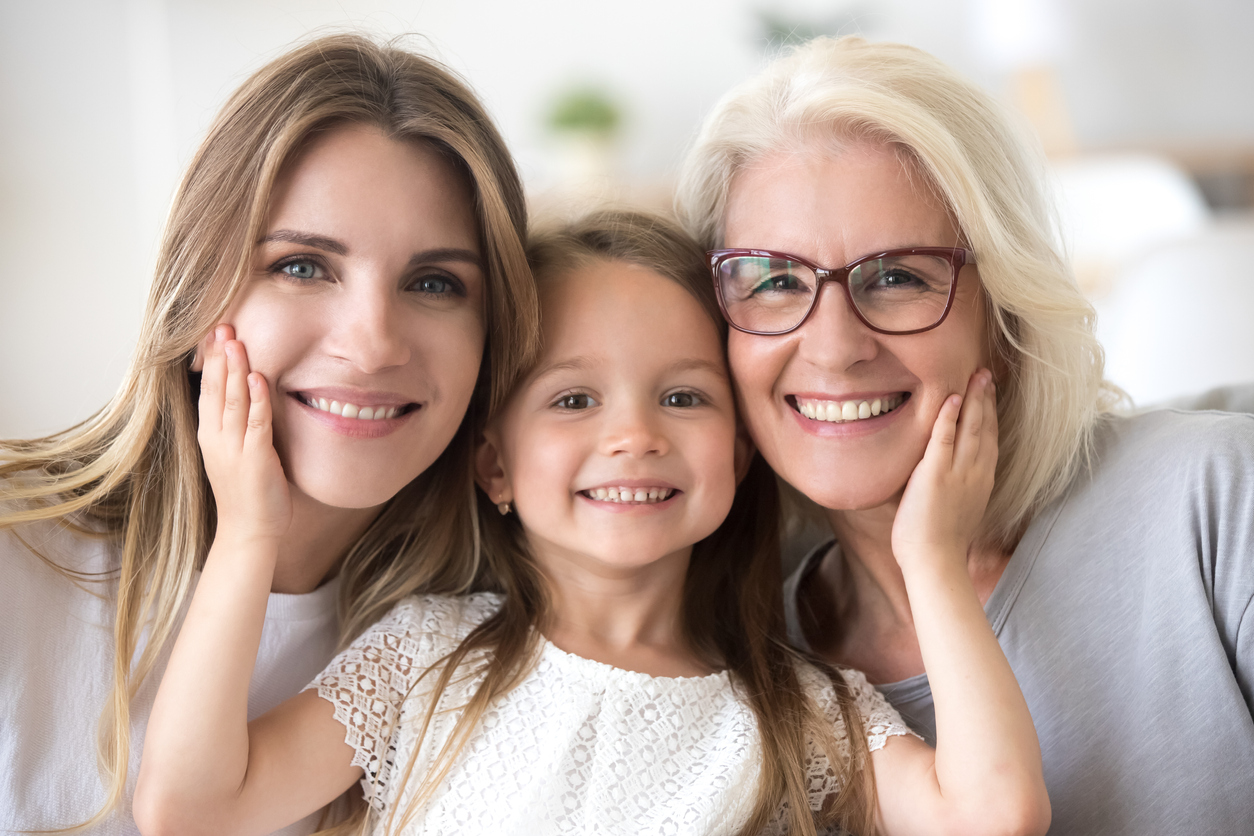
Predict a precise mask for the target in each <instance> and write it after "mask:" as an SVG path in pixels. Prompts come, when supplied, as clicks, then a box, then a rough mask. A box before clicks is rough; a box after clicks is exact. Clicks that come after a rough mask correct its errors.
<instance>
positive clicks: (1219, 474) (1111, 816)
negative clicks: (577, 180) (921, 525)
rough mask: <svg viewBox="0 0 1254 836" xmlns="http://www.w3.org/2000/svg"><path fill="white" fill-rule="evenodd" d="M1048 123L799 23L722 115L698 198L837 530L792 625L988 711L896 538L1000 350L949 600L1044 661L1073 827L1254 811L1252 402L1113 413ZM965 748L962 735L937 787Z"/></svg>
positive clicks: (801, 639)
mask: <svg viewBox="0 0 1254 836" xmlns="http://www.w3.org/2000/svg"><path fill="white" fill-rule="evenodd" d="M1029 149H1030V146H1029V145H1028V144H1026V143H1025V142H1024V141H1023V140H1022V139H1021V137H1020V136H1019V135H1018V133H1017V132H1016V130H1015V129H1014V128H1013V127H1012V123H1011V121H1010V120H1009V119H1008V118H1007V116H1006V115H1005V114H1004V113H1003V112H1002V111H1001V109H1000V108H999V107H998V106H997V105H996V103H995V102H993V100H992V99H991V98H990V97H989V96H988V95H986V94H984V93H983V92H981V91H980V90H978V89H977V88H976V87H974V86H973V85H972V84H970V83H969V82H967V81H965V80H963V79H961V78H960V77H958V76H957V75H956V74H955V73H954V72H953V71H952V70H950V69H949V68H948V67H946V66H944V65H943V64H942V63H941V62H939V61H937V60H936V59H935V58H933V57H931V56H929V55H927V54H926V53H923V52H921V51H919V50H917V49H913V48H910V47H906V46H900V45H894V44H873V43H868V42H866V41H864V40H861V39H859V38H846V39H839V40H832V39H818V40H815V41H813V42H811V43H809V44H807V45H805V46H803V47H800V48H799V49H797V50H796V51H794V52H793V53H791V54H789V55H786V56H784V57H782V58H781V59H779V60H778V61H777V62H775V63H774V64H773V65H772V66H770V67H768V68H767V69H766V70H765V71H763V72H762V73H761V74H760V75H759V76H757V77H756V78H753V79H751V80H749V81H748V82H746V83H745V84H744V85H742V86H741V87H738V88H737V89H735V90H733V91H731V92H730V93H729V94H728V95H727V96H726V97H725V98H724V99H723V101H722V102H721V103H720V104H719V105H718V106H717V107H716V108H715V110H714V112H713V113H712V114H711V115H710V116H709V117H708V118H707V120H706V122H705V125H704V127H703V129H702V131H701V134H700V136H699V138H698V140H697V143H696V145H695V148H694V149H693V150H692V152H691V154H690V156H689V158H688V160H687V163H686V165H685V169H684V173H683V177H682V183H681V188H680V196H679V203H680V208H681V211H682V212H683V213H684V215H685V217H686V219H687V223H688V225H689V228H690V230H691V231H692V232H694V233H695V234H696V235H697V236H698V238H699V239H700V240H702V242H703V243H704V244H705V246H706V247H707V248H708V249H709V250H710V252H709V259H710V267H711V271H712V277H713V279H714V281H715V283H716V286H717V289H718V292H719V295H720V304H721V305H722V308H723V313H724V316H725V318H726V319H727V321H728V323H729V324H730V325H731V326H732V331H731V335H730V340H729V346H728V352H729V357H730V363H731V369H732V374H733V377H734V379H735V383H736V388H737V394H738V402H739V404H740V405H741V407H742V410H743V416H744V420H745V422H746V424H747V425H748V428H749V431H750V434H751V435H752V437H753V440H754V442H755V443H756V445H757V447H758V449H759V450H760V451H761V453H762V455H763V456H764V457H765V459H766V461H767V462H768V463H769V464H770V465H771V466H772V468H774V470H775V472H776V473H777V474H778V476H779V477H780V478H781V479H782V480H783V481H784V482H785V483H787V484H788V485H790V486H791V488H792V489H794V492H795V494H796V495H797V497H798V499H799V500H800V501H801V502H802V504H803V505H808V506H810V507H812V508H815V509H816V510H818V511H819V512H820V513H821V516H822V517H823V518H824V519H825V521H826V522H827V523H828V524H829V525H830V528H831V539H829V540H828V542H826V543H824V544H823V545H821V546H819V547H818V548H816V549H815V550H814V551H812V552H811V553H810V554H809V555H808V556H806V557H805V559H804V560H803V561H802V563H801V565H800V567H799V568H798V569H797V570H796V572H795V573H794V574H793V575H792V576H791V577H790V578H789V579H788V580H787V581H786V583H785V601H786V608H787V610H788V613H789V616H790V622H791V623H790V633H791V638H792V640H793V641H794V643H795V644H796V645H798V646H799V647H801V648H803V649H808V650H811V651H813V652H815V653H817V654H819V655H820V656H822V657H823V658H824V659H826V660H827V661H829V662H831V663H834V664H838V665H847V666H849V667H852V668H856V669H859V670H862V671H865V672H866V673H867V675H868V677H869V678H870V680H871V682H873V683H876V684H878V686H879V687H880V688H881V689H882V691H883V692H884V694H885V695H886V696H887V697H888V699H889V700H890V701H891V702H892V703H893V705H894V706H895V707H896V708H897V709H898V710H899V711H900V712H901V714H902V715H903V717H904V718H905V719H906V720H907V721H908V722H910V723H911V724H912V726H913V727H914V728H915V729H916V730H917V731H919V732H920V733H921V734H923V736H924V737H925V738H927V739H928V740H929V741H932V742H936V741H943V740H947V739H953V738H955V737H961V736H969V735H977V734H979V730H980V729H979V726H980V724H979V718H978V717H972V716H970V715H969V712H964V710H963V709H964V706H962V705H960V704H955V703H954V702H953V701H952V700H948V701H947V700H945V699H943V698H942V697H943V695H944V694H948V693H952V691H950V690H949V689H950V687H951V684H952V683H951V682H950V681H946V682H945V683H942V682H941V675H942V672H944V671H946V670H948V667H947V666H946V665H944V660H945V659H946V657H947V654H950V653H952V651H953V648H950V647H946V646H945V645H944V644H943V643H939V642H937V641H936V640H935V636H933V635H930V634H928V633H927V632H926V631H916V630H915V621H916V619H915V613H914V612H913V610H912V607H915V606H917V604H918V597H919V596H917V595H916V593H917V592H918V591H920V590H922V589H924V588H925V587H926V583H927V582H928V580H929V578H928V577H926V576H924V574H921V570H920V569H919V567H918V566H917V565H916V564H907V563H906V562H902V563H900V564H899V562H898V560H897V558H896V557H895V554H898V553H899V551H900V549H899V547H900V546H901V545H902V543H901V542H900V538H901V536H902V534H903V532H902V531H900V530H899V529H900V528H901V526H900V525H899V523H900V519H901V517H900V516H899V515H898V513H897V512H898V508H899V503H900V500H901V497H902V493H903V489H904V488H905V487H906V485H907V483H908V482H909V481H910V480H911V477H912V473H914V471H915V468H916V466H917V465H918V464H919V462H920V460H921V458H922V456H923V451H924V449H925V448H926V445H927V441H928V437H929V432H930V430H931V428H932V426H933V423H934V421H935V420H936V416H937V414H938V410H939V409H940V406H941V404H943V403H944V402H945V400H946V398H948V397H949V396H950V395H951V394H953V393H956V392H958V393H960V392H963V391H964V390H965V389H966V387H967V384H968V380H970V379H971V378H972V376H973V375H974V374H976V372H977V370H978V369H980V368H989V369H991V370H992V372H993V375H994V379H995V382H996V388H997V396H998V407H997V413H998V417H997V421H998V427H999V432H998V448H999V451H1000V457H999V460H998V464H997V471H996V478H995V484H994V487H993V492H992V497H991V499H990V502H989V505H988V509H987V511H986V513H985V515H984V518H983V521H982V523H981V525H980V534H979V536H978V537H977V539H976V541H975V543H974V544H973V546H972V548H971V549H970V551H969V553H968V556H967V561H966V566H965V570H964V571H958V572H955V573H954V574H953V576H952V577H951V578H949V582H950V583H952V584H954V585H955V588H961V589H964V590H965V591H966V599H967V601H968V603H969V604H970V606H967V607H965V608H963V609H962V610H961V611H958V610H955V612H954V613H953V616H952V617H953V618H963V619H970V618H975V619H978V620H980V621H981V622H982V621H984V620H985V619H986V620H987V623H988V625H990V626H991V628H992V630H991V635H990V639H991V637H992V635H995V636H996V638H997V640H998V641H999V642H1000V644H1001V647H1002V649H1003V650H1004V651H1005V653H1006V656H1007V658H1008V659H1009V661H1010V663H1011V666H1012V668H1013V670H1014V673H1015V675H1016V677H1017V679H1018V681H1019V684H1020V685H1021V686H1022V689H1023V693H1024V696H1025V697H1026V699H1027V704H1028V707H1029V709H1030V711H1031V713H1032V716H1033V718H1034V721H1035V725H1036V729H1037V733H1038V735H1039V739H1040V743H1041V750H1042V757H1043V762H1044V774H1045V781H1046V785H1047V787H1048V789H1049V793H1050V799H1051V802H1052V810H1053V824H1052V827H1051V830H1050V832H1051V833H1063V834H1072V833H1074V834H1090V833H1103V834H1128V835H1129V836H1131V834H1148V833H1164V834H1166V833H1180V832H1204V833H1225V834H1235V833H1247V832H1249V827H1250V822H1252V821H1254V716H1252V715H1254V605H1252V603H1251V601H1252V599H1254V416H1249V415H1225V414H1219V413H1200V414H1186V413H1180V412H1175V411H1160V412H1154V413H1149V414H1144V415H1140V416H1138V417H1134V418H1120V417H1114V416H1112V415H1111V414H1109V408H1110V407H1111V406H1112V405H1113V403H1114V401H1115V392H1114V391H1113V390H1112V389H1111V387H1109V386H1108V385H1106V384H1105V383H1104V382H1103V378H1102V351H1101V348H1100V346H1099V345H1098V343H1097V341H1096V340H1095V338H1094V336H1093V327H1092V326H1093V310H1092V308H1091V307H1090V306H1089V305H1088V304H1087V303H1086V302H1085V300H1084V299H1083V297H1082V296H1081V295H1080V292H1079V291H1078V289H1077V287H1076V284H1075V282H1074V280H1073V279H1072V276H1071V274H1070V272H1069V271H1068V268H1067V266H1066V263H1065V261H1064V259H1063V257H1062V255H1061V254H1060V253H1059V252H1058V251H1057V249H1056V248H1055V245H1054V243H1053V242H1054V236H1053V234H1052V229H1053V225H1052V216H1051V214H1050V211H1049V208H1048V206H1047V203H1046V201H1045V198H1044V195H1043V194H1042V187H1041V184H1042V183H1043V182H1044V177H1043V166H1041V165H1040V163H1039V160H1038V154H1037V153H1035V152H1034V151H1031V150H1029ZM1179 289H1180V292H1181V293H1204V292H1206V289H1207V285H1206V279H1205V276H1181V277H1180V288H1179ZM1163 338H1164V339H1170V335H1163ZM1180 350H1181V351H1188V347H1187V346H1180ZM1196 359H1197V362H1199V363H1204V362H1206V358H1204V357H1198V358H1196ZM973 614H974V615H973ZM985 629H987V628H985ZM929 674H931V675H932V678H931V679H929ZM946 675H947V674H946ZM933 689H935V693H936V699H935V700H933V696H932V694H933ZM943 748H944V747H941V750H942V751H943ZM957 766H958V765H957V764H954V763H946V762H944V761H943V759H942V757H941V756H940V755H939V754H938V757H937V762H936V773H937V780H939V781H940V782H941V784H942V786H943V785H944V783H945V781H946V780H947V777H948V776H949V775H950V774H951V771H952V770H953V769H954V768H956V767H957ZM986 766H987V767H988V770H989V776H990V778H989V779H990V780H995V778H996V772H997V764H996V763H993V762H990V763H988V764H986ZM896 791H899V788H897V787H894V786H891V785H881V786H880V787H879V792H880V799H881V810H882V811H883V810H887V809H891V808H894V807H896V806H897V805H895V804H894V803H893V801H894V799H893V793H894V792H896ZM906 809H909V807H908V806H907V808H906ZM916 813H917V814H918V815H919V816H925V815H926V811H925V810H920V809H916ZM886 818H887V817H886ZM930 827H931V828H932V830H931V832H938V833H939V832H949V831H947V829H946V827H945V822H944V821H941V820H939V819H937V820H933V821H932V822H931V824H930Z"/></svg>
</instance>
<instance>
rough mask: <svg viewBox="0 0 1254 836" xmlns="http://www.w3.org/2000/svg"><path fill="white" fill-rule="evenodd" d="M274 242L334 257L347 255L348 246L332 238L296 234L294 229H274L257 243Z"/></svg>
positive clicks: (306, 233)
mask: <svg viewBox="0 0 1254 836" xmlns="http://www.w3.org/2000/svg"><path fill="white" fill-rule="evenodd" d="M274 241H281V242H283V243H286V244H300V245H302V246H305V247H313V248H314V249H318V250H326V251H327V252H329V253H335V254H336V255H348V246H347V245H345V244H343V243H341V242H339V241H336V240H335V239H334V238H328V237H326V236H325V235H314V234H312V233H309V232H297V231H296V230H294V229H276V230H275V231H274V232H271V233H270V234H269V235H267V236H265V237H264V238H262V239H261V240H260V241H258V242H257V243H259V244H269V243H271V242H274Z"/></svg>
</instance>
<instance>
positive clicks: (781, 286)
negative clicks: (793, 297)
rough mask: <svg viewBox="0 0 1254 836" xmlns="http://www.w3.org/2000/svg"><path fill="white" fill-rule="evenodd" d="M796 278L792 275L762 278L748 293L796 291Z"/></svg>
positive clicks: (778, 274) (777, 274) (784, 274)
mask: <svg viewBox="0 0 1254 836" xmlns="http://www.w3.org/2000/svg"><path fill="white" fill-rule="evenodd" d="M797 289H798V283H797V277H796V276H794V275H793V274H792V273H774V274H771V275H768V276H764V277H763V278H762V279H761V281H759V282H758V283H757V284H756V285H754V287H753V290H752V291H750V293H753V294H756V293H769V292H771V291H777V290H797Z"/></svg>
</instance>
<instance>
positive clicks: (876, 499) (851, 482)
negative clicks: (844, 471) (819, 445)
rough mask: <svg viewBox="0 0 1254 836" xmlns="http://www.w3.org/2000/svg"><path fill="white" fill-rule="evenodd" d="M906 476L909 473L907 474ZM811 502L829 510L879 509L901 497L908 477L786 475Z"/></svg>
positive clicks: (786, 479) (790, 482)
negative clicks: (846, 478)
mask: <svg viewBox="0 0 1254 836" xmlns="http://www.w3.org/2000/svg"><path fill="white" fill-rule="evenodd" d="M906 475H907V477H908V476H909V474H908V473H907V474H906ZM785 481H787V482H788V483H789V484H790V485H792V487H794V488H796V489H797V490H798V491H800V492H801V493H802V494H804V495H805V496H806V498H808V499H809V500H810V501H811V502H813V503H815V504H816V505H818V506H820V507H821V508H823V509H825V510H827V511H866V510H870V509H872V508H878V507H880V506H881V505H885V504H887V503H890V502H896V501H897V500H899V499H900V498H901V493H902V491H904V490H905V488H906V480H905V479H893V478H891V477H890V478H882V477H877V476H872V475H864V476H862V477H860V478H853V479H848V480H844V479H842V480H839V481H837V480H832V479H826V480H824V479H818V478H815V477H814V476H813V475H811V474H806V477H805V478H801V479H796V480H793V479H788V478H787V477H786V478H785Z"/></svg>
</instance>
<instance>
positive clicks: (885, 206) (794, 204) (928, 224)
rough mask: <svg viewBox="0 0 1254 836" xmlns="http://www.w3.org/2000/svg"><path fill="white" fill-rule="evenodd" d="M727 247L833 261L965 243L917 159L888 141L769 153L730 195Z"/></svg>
mask: <svg viewBox="0 0 1254 836" xmlns="http://www.w3.org/2000/svg"><path fill="white" fill-rule="evenodd" d="M725 229H726V233H725V240H726V244H725V245H726V246H728V247H754V248H762V249H773V250H782V251H784V252H791V253H794V254H796V255H801V256H805V257H807V258H810V259H812V260H814V261H817V262H818V263H820V264H823V265H825V266H829V267H839V266H841V265H844V264H847V263H849V262H850V261H853V260H854V259H857V258H859V257H861V256H864V255H869V254H871V253H874V252H880V251H883V250H889V249H895V248H898V247H920V246H937V247H953V246H959V245H960V244H961V239H962V235H961V233H960V231H959V230H958V227H957V224H956V223H955V222H954V219H953V217H952V215H951V214H950V212H949V211H948V209H947V208H946V207H945V205H944V203H943V202H942V201H941V199H940V198H939V196H938V195H937V194H936V193H935V191H934V190H933V189H932V188H931V185H930V183H929V181H928V179H927V178H926V177H925V176H924V175H923V174H922V173H921V172H920V171H919V169H918V167H917V166H916V165H913V164H910V163H907V162H905V161H903V159H902V154H901V153H900V152H898V151H897V150H896V149H894V148H893V147H891V146H889V145H886V144H883V143H872V142H852V143H849V144H848V145H845V146H843V147H842V148H839V149H831V148H821V149H820V148H812V149H802V150H798V151H777V152H772V153H768V154H766V155H764V156H762V157H760V158H758V159H757V160H755V161H753V162H752V163H750V164H748V165H746V166H744V167H743V168H741V169H740V170H739V171H737V173H736V174H735V176H734V177H733V179H732V183H731V187H730V190H729V193H728V202H727V215H726V224H725Z"/></svg>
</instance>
